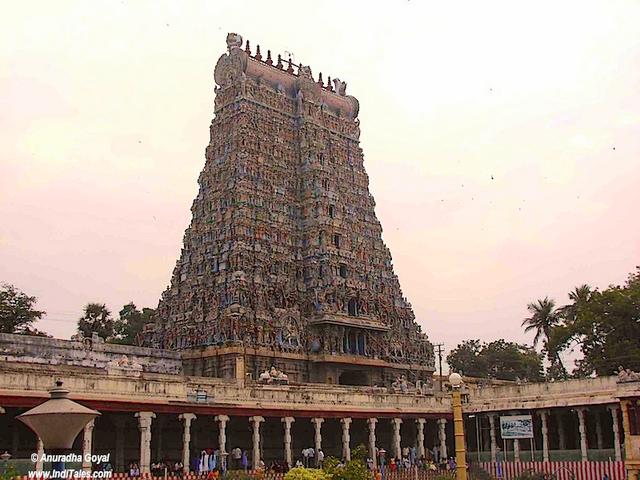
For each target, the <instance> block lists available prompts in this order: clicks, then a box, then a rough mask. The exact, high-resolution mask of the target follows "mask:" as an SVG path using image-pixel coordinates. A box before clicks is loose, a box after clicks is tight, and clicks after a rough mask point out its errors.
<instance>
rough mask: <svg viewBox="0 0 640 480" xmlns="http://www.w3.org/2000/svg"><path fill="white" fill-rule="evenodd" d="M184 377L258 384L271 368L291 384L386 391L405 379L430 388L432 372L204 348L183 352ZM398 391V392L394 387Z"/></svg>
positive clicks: (351, 358) (375, 362)
mask: <svg viewBox="0 0 640 480" xmlns="http://www.w3.org/2000/svg"><path fill="white" fill-rule="evenodd" d="M181 354H182V362H183V368H184V371H185V374H186V375H192V376H201V377H214V378H226V379H236V380H243V381H258V380H259V379H260V375H261V374H263V373H264V372H265V371H270V370H271V368H272V367H275V368H276V369H277V370H278V371H280V372H284V373H285V374H286V375H287V378H288V381H289V382H291V383H324V384H329V385H356V386H372V387H375V386H380V387H383V386H385V387H388V386H389V385H392V384H393V383H394V382H397V381H399V380H401V379H402V377H403V376H404V377H405V379H406V380H407V381H408V382H409V383H411V384H416V383H418V384H421V385H423V387H422V388H424V390H425V393H427V390H429V389H430V388H431V383H432V376H433V371H434V370H433V368H430V367H425V366H423V365H412V364H400V363H390V362H387V361H384V360H380V359H375V358H365V357H361V356H357V355H344V354H342V355H337V354H336V355H327V354H302V353H290V352H280V351H277V352H276V351H273V350H272V349H269V348H245V347H242V346H231V347H205V348H200V349H190V350H183V351H182V352H181ZM398 388H402V386H401V385H398Z"/></svg>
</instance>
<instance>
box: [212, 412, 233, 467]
mask: <svg viewBox="0 0 640 480" xmlns="http://www.w3.org/2000/svg"><path fill="white" fill-rule="evenodd" d="M214 420H215V421H216V422H218V450H220V465H221V466H222V470H224V471H226V470H227V422H228V421H229V417H228V416H227V415H216V416H215V417H214Z"/></svg>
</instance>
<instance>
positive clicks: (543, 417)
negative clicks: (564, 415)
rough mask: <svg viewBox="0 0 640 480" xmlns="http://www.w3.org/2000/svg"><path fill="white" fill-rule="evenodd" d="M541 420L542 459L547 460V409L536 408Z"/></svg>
mask: <svg viewBox="0 0 640 480" xmlns="http://www.w3.org/2000/svg"><path fill="white" fill-rule="evenodd" d="M538 415H540V421H541V422H542V461H543V462H548V461H549V422H548V420H549V410H538Z"/></svg>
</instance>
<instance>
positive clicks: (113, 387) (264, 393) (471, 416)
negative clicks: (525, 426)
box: [0, 334, 640, 472]
mask: <svg viewBox="0 0 640 480" xmlns="http://www.w3.org/2000/svg"><path fill="white" fill-rule="evenodd" d="M0 345H1V346H2V352H1V356H0V360H2V361H1V362H0V407H2V412H3V414H2V415H0V449H1V450H3V451H5V450H6V451H8V452H10V453H11V454H12V455H13V457H14V458H17V459H24V461H25V462H26V461H27V459H28V458H29V455H30V454H31V453H34V451H36V450H37V448H38V439H37V438H36V437H35V435H34V434H33V432H31V431H30V430H28V429H27V428H26V427H25V426H24V425H22V423H20V422H19V421H17V420H16V418H15V417H16V416H17V415H19V414H20V413H22V412H24V411H26V410H27V409H28V408H31V407H33V406H35V405H37V404H39V403H41V402H43V401H44V400H46V398H47V390H48V388H50V386H51V385H52V384H53V381H54V380H58V379H60V380H63V381H64V382H65V386H66V387H67V388H68V389H69V390H70V391H71V398H72V399H74V400H76V401H79V402H81V403H82V404H84V405H87V406H89V407H91V408H95V409H97V410H99V411H100V412H101V414H102V415H101V416H100V417H99V418H98V419H97V420H95V422H94V423H92V424H91V425H90V427H88V428H87V429H85V432H84V433H81V434H80V435H79V436H78V438H77V439H76V449H77V450H78V451H80V450H82V449H87V448H89V449H91V451H92V452H93V453H100V454H106V453H110V454H111V455H112V461H111V464H112V467H113V468H114V469H115V470H116V471H121V472H124V471H126V469H127V466H128V465H129V464H130V463H131V462H136V463H139V464H140V466H141V468H142V469H143V470H148V469H150V465H151V463H153V462H155V461H160V460H168V459H170V460H172V461H176V460H181V461H184V460H188V462H187V463H186V465H187V466H189V465H190V464H191V462H192V461H193V459H194V458H195V457H198V456H199V455H200V453H201V452H202V451H203V450H210V451H218V452H223V453H225V454H230V453H231V452H232V451H235V450H236V449H240V451H241V452H244V453H245V455H246V458H247V462H248V466H249V467H251V466H252V465H258V464H259V463H260V461H261V460H262V461H264V462H265V463H267V464H269V463H271V462H276V461H278V462H288V463H289V464H291V463H292V462H293V463H295V461H296V460H297V459H300V458H301V453H302V450H303V449H309V448H311V449H314V451H319V450H322V451H323V452H324V453H325V455H334V456H337V457H341V458H348V456H349V455H350V452H351V449H353V448H354V447H355V446H357V445H359V444H363V445H365V446H366V447H367V449H368V450H369V451H370V452H372V453H373V452H376V451H379V450H381V449H384V450H385V451H386V452H388V454H387V455H388V458H390V457H397V458H400V457H401V456H402V455H403V451H404V450H405V449H410V450H412V451H414V452H415V454H416V455H425V456H427V455H433V454H434V453H435V454H436V455H442V456H445V457H446V456H449V455H452V454H453V448H454V446H453V431H452V422H451V418H452V415H451V401H450V393H449V391H448V386H447V385H446V384H445V385H444V387H445V388H444V391H442V392H440V391H439V390H437V389H436V390H431V391H427V392H422V391H419V390H416V389H415V388H406V387H405V388H403V387H400V388H397V389H393V388H386V387H374V386H366V387H365V386H344V385H323V384H317V383H299V382H294V381H291V380H289V379H284V378H282V376H281V374H282V372H280V371H277V370H276V371H275V372H274V373H273V375H270V376H269V378H266V377H265V376H264V375H263V378H260V376H259V378H258V379H254V378H252V377H250V376H246V375H245V376H240V375H239V376H237V377H235V378H214V377H204V376H194V375H185V374H184V373H183V372H182V371H181V370H180V367H179V364H180V360H179V359H178V356H179V355H180V353H179V352H175V351H168V350H152V351H151V352H147V351H146V350H144V349H142V350H141V349H137V348H136V347H124V350H123V347H122V346H120V345H111V344H105V343H100V342H97V343H96V342H94V343H93V344H92V345H84V346H83V349H80V346H81V345H83V343H82V342H76V341H65V340H54V339H46V338H37V339H33V338H32V337H24V336H18V335H7V334H2V335H0ZM34 345H37V346H38V348H37V349H33V346H34ZM93 348H95V349H96V350H95V351H94V350H93ZM127 348H134V349H135V350H137V357H135V358H136V360H135V361H133V360H132V359H131V358H133V357H131V358H129V357H127V356H126V353H124V352H127V350H126V349H127ZM74 351H75V352H77V353H70V352H74ZM39 352H46V353H45V354H43V355H41V354H40V353H39ZM98 359H99V360H98ZM151 359H152V360H151ZM263 373H264V372H263ZM463 398H464V404H463V411H464V415H465V431H466V432H465V433H466V443H467V449H468V452H469V453H468V458H469V461H470V462H471V461H479V462H481V461H490V460H492V459H495V458H496V455H497V454H498V451H499V450H498V449H499V448H500V449H502V450H503V453H504V452H506V454H507V457H506V458H507V460H510V461H516V462H518V461H522V462H524V461H529V460H531V458H533V459H534V460H544V461H555V460H567V459H577V460H582V461H588V460H612V461H615V460H618V459H619V460H625V455H626V465H627V468H631V469H632V468H637V465H638V463H637V462H638V459H639V458H640V456H638V448H639V441H640V423H639V422H640V408H639V405H638V402H639V399H640V379H639V377H638V376H637V374H633V375H627V374H626V373H625V374H623V375H621V376H618V377H603V378H594V379H584V380H569V381H565V382H554V383H541V384H521V385H517V384H509V385H504V384H503V385H491V384H482V383H478V382H477V381H474V380H473V379H467V382H466V386H465V387H464V390H463ZM510 414H532V416H533V418H534V433H535V437H534V439H533V440H532V441H529V440H519V441H518V440H505V439H502V438H501V436H500V428H499V417H500V416H502V415H510ZM87 440H90V441H87ZM532 446H533V452H532V448H531V447H532ZM227 458H228V462H229V465H228V467H229V468H242V465H241V464H240V463H239V461H238V459H235V458H232V457H230V456H227ZM87 468H90V467H89V466H87ZM187 468H189V467H187Z"/></svg>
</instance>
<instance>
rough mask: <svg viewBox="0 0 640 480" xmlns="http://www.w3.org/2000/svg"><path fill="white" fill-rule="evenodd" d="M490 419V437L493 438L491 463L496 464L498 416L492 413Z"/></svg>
mask: <svg viewBox="0 0 640 480" xmlns="http://www.w3.org/2000/svg"><path fill="white" fill-rule="evenodd" d="M488 417H489V435H490V437H491V461H492V462H495V461H496V458H497V454H498V442H497V441H496V415H494V414H493V413H490V414H489V415H488Z"/></svg>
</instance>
